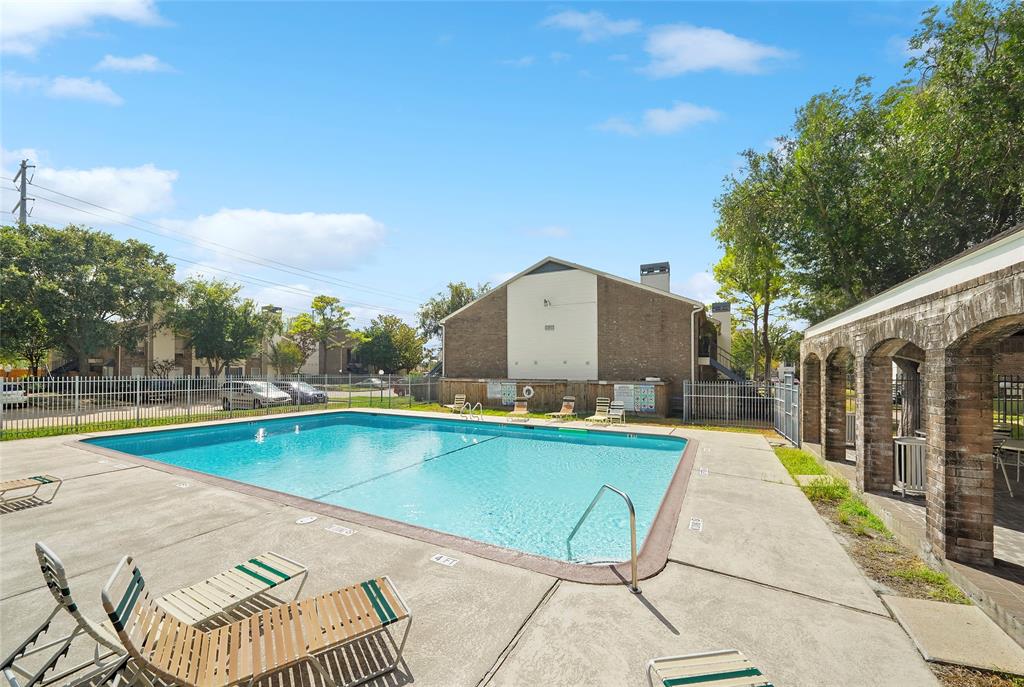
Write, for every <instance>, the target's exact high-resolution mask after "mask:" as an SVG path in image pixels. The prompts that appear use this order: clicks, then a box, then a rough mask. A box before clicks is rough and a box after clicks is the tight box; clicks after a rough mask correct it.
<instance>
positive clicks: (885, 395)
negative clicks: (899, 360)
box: [855, 355, 893, 491]
mask: <svg viewBox="0 0 1024 687" xmlns="http://www.w3.org/2000/svg"><path fill="white" fill-rule="evenodd" d="M855 369H856V375H857V488H858V489H860V490H862V491H890V490H891V489H892V473H893V465H892V461H893V456H892V358H890V357H888V356H881V355H874V356H860V357H858V358H857V360H856V362H855Z"/></svg>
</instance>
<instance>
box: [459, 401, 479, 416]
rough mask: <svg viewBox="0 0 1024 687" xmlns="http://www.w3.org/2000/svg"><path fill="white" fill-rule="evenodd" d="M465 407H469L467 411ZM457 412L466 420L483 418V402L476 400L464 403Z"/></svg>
mask: <svg viewBox="0 0 1024 687" xmlns="http://www.w3.org/2000/svg"><path fill="white" fill-rule="evenodd" d="M466 408H469V412H466ZM459 413H460V414H461V415H462V416H463V417H464V418H466V419H467V420H483V419H484V404H483V403H481V402H480V401H477V402H476V403H475V404H474V405H468V404H467V405H464V406H462V410H460V411H459Z"/></svg>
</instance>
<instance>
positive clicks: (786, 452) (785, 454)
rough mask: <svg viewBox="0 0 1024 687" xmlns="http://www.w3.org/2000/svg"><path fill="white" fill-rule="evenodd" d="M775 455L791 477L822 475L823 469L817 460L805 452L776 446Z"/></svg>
mask: <svg viewBox="0 0 1024 687" xmlns="http://www.w3.org/2000/svg"><path fill="white" fill-rule="evenodd" d="M775 455H777V456H778V457H779V460H780V461H782V465H783V467H785V468H786V470H788V471H789V474H791V475H794V476H795V475H824V474H825V468H823V467H822V466H821V464H820V463H819V462H818V459H817V458H815V457H814V456H813V455H811V454H810V453H808V452H807V451H802V450H800V449H798V448H791V447H789V446H778V447H776V449H775Z"/></svg>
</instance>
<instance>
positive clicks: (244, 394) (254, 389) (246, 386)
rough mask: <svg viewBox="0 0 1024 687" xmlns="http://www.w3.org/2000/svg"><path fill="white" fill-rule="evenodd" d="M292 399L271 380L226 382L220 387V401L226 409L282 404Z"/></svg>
mask: <svg viewBox="0 0 1024 687" xmlns="http://www.w3.org/2000/svg"><path fill="white" fill-rule="evenodd" d="M291 401H292V399H291V396H289V395H288V394H286V393H285V392H283V391H281V390H280V389H278V388H277V387H276V386H274V385H273V384H271V383H270V382H245V381H242V382H224V383H223V384H222V385H221V387H220V403H221V406H222V407H223V408H224V410H231V409H232V408H264V407H268V406H280V405H286V404H288V403H291Z"/></svg>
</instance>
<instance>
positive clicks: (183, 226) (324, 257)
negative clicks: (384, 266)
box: [161, 208, 386, 272]
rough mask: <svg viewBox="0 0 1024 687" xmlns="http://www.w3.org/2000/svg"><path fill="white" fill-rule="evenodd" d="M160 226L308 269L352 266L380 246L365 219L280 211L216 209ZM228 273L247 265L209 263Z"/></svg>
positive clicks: (380, 231) (228, 259)
mask: <svg viewBox="0 0 1024 687" xmlns="http://www.w3.org/2000/svg"><path fill="white" fill-rule="evenodd" d="M161 225H162V226H165V227H170V228H173V229H176V230H178V231H181V232H182V233H184V234H188V235H191V236H193V237H197V238H204V237H209V238H211V239H212V240H215V241H216V242H217V243H221V244H225V245H228V246H233V247H234V246H237V247H238V248H239V249H240V250H244V251H245V252H248V253H255V254H257V255H267V256H281V255H285V256H287V261H288V264H290V265H297V266H300V267H303V268H306V269H311V270H327V271H333V270H340V269H345V268H349V267H352V266H354V265H356V264H358V263H359V262H360V261H361V260H363V259H365V258H367V257H368V256H370V255H371V254H373V253H374V252H375V251H376V250H377V249H379V248H380V247H381V246H382V242H383V240H384V238H385V234H386V229H385V227H384V225H383V224H381V223H380V222H378V221H377V220H375V219H373V218H372V217H370V216H369V215H364V214H349V213H318V212H297V213H282V212H273V211H270V210H255V209H249V208H240V209H231V208H225V209H221V210H218V211H217V212H215V213H213V214H210V215H201V216H199V217H197V218H195V219H192V220H165V221H163V222H161ZM215 264H217V265H218V266H224V267H226V268H229V269H240V268H242V267H245V269H242V270H241V271H243V272H244V271H246V269H248V270H250V271H251V270H252V265H248V266H246V265H247V264H246V263H245V262H244V261H236V260H234V259H233V258H232V256H231V255H230V254H227V253H225V254H221V255H219V257H218V260H217V262H216V263H215Z"/></svg>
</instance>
